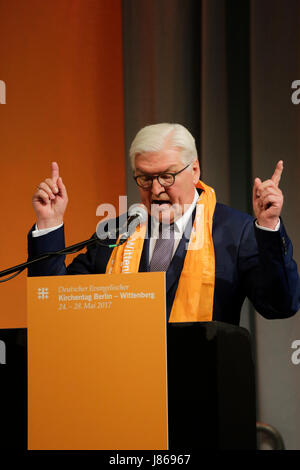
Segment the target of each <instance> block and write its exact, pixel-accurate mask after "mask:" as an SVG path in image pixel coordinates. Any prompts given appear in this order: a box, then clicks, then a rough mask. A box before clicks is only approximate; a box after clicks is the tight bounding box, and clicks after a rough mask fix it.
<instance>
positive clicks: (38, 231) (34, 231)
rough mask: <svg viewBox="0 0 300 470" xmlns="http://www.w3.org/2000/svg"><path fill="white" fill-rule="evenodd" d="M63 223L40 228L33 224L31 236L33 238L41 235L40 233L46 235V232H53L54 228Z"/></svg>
mask: <svg viewBox="0 0 300 470" xmlns="http://www.w3.org/2000/svg"><path fill="white" fill-rule="evenodd" d="M63 225H64V224H63V223H62V224H59V225H56V226H55V227H50V228H41V229H40V230H39V229H38V227H37V225H36V224H35V230H32V236H33V238H36V237H41V236H42V235H46V234H47V233H50V232H54V230H57V229H59V228H60V227H62V226H63Z"/></svg>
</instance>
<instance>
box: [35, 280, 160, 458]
mask: <svg viewBox="0 0 300 470" xmlns="http://www.w3.org/2000/svg"><path fill="white" fill-rule="evenodd" d="M164 277H165V276H164V274H163V273H139V274H109V275H105V274H97V275H78V276H50V277H33V278H28V281H27V282H28V285H27V289H28V448H29V449H32V450H38V449H39V450H78V449H79V450H94V449H96V450H98V449H101V450H104V449H106V450H107V449H109V450H115V449H118V450H126V449H137V450H140V449H143V450H147V449H151V450H158V449H161V450H163V449H167V448H168V425H167V378H166V375H167V359H166V313H165V279H164Z"/></svg>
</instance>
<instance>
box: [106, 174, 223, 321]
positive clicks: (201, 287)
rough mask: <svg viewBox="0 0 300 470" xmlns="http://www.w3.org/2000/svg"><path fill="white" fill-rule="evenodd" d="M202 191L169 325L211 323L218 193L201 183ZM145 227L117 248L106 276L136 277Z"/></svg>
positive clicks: (110, 260) (112, 255) (140, 228)
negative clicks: (131, 274)
mask: <svg viewBox="0 0 300 470" xmlns="http://www.w3.org/2000/svg"><path fill="white" fill-rule="evenodd" d="M196 187H197V188H200V189H202V193H201V194H200V197H199V199H198V201H197V205H196V215H195V220H194V225H193V229H192V232H191V236H190V241H189V244H188V249H187V253H186V256H185V259H184V264H183V269H182V272H181V275H180V279H179V283H178V287H177V291H176V295H175V299H174V302H173V307H172V310H171V315H170V319H169V321H170V322H194V321H211V320H212V314H213V301H214V288H215V251H214V245H213V239H212V219H213V214H214V210H215V205H216V195H215V191H214V190H213V189H212V188H210V187H209V186H207V185H206V184H204V183H202V181H199V183H198V184H197V186H196ZM146 228H147V226H146V223H145V224H143V225H142V226H139V227H138V228H137V230H136V231H135V232H134V233H133V234H132V235H131V236H130V237H129V239H128V240H127V242H126V243H124V244H123V245H120V246H119V247H115V248H114V249H113V252H112V254H111V257H110V259H109V261H108V264H107V267H106V273H108V274H111V273H114V274H117V273H137V272H138V269H139V265H140V259H141V255H142V250H143V244H144V239H145V234H146Z"/></svg>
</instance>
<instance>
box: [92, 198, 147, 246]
mask: <svg viewBox="0 0 300 470" xmlns="http://www.w3.org/2000/svg"><path fill="white" fill-rule="evenodd" d="M124 217H125V214H124V215H122V218H123V220H124ZM147 218H148V212H147V209H146V207H145V206H144V205H143V204H133V205H132V206H130V207H129V210H128V215H127V219H126V222H125V223H123V225H122V226H121V227H118V228H115V219H114V220H112V219H111V220H109V221H108V224H109V222H110V221H111V222H112V225H114V228H112V229H111V230H109V231H108V232H107V231H104V228H105V225H104V224H103V223H102V222H101V223H99V224H98V226H97V230H96V236H97V238H99V239H100V240H105V239H116V238H118V235H119V233H122V231H123V233H122V235H121V237H120V242H121V240H122V242H121V244H122V243H124V242H125V241H126V240H127V239H128V238H129V237H130V236H131V235H132V234H133V233H134V231H135V230H136V228H137V226H138V225H140V224H143V223H144V222H146V220H147Z"/></svg>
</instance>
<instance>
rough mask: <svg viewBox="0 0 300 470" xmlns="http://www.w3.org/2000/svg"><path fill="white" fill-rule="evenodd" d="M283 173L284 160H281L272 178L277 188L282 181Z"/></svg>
mask: <svg viewBox="0 0 300 470" xmlns="http://www.w3.org/2000/svg"><path fill="white" fill-rule="evenodd" d="M282 172H283V161H282V160H279V162H278V163H277V165H276V168H275V171H274V173H273V176H272V178H271V179H272V181H273V182H274V183H275V184H276V186H278V185H279V181H280V178H281V175H282Z"/></svg>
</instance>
